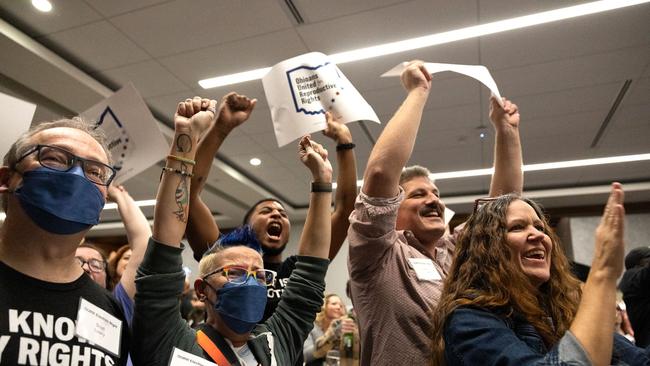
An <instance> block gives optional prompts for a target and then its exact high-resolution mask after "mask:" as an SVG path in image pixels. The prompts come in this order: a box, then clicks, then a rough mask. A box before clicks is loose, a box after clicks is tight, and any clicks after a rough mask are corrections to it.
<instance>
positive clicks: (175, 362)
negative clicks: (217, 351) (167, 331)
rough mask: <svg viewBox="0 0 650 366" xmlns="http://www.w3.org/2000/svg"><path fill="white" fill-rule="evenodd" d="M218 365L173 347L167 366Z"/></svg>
mask: <svg viewBox="0 0 650 366" xmlns="http://www.w3.org/2000/svg"><path fill="white" fill-rule="evenodd" d="M197 365H198V366H218V365H217V364H216V363H214V362H210V361H208V360H206V359H204V358H203V357H199V356H196V355H193V354H191V353H189V352H185V351H183V350H181V349H178V348H176V347H174V350H173V351H172V357H170V358H169V366H197Z"/></svg>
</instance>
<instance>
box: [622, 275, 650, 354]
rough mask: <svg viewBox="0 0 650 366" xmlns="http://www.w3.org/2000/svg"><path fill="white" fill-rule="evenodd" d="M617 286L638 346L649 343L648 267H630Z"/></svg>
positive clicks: (649, 299)
mask: <svg viewBox="0 0 650 366" xmlns="http://www.w3.org/2000/svg"><path fill="white" fill-rule="evenodd" d="M618 287H619V288H620V289H621V292H622V293H623V301H625V306H626V307H627V315H628V316H629V318H630V323H632V329H633V330H634V339H635V340H636V345H637V346H638V347H642V348H645V347H647V346H649V345H650V267H641V268H632V269H629V270H627V271H625V273H624V274H623V278H622V279H621V282H620V283H619V285H618Z"/></svg>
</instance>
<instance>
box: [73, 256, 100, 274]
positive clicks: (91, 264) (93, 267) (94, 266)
mask: <svg viewBox="0 0 650 366" xmlns="http://www.w3.org/2000/svg"><path fill="white" fill-rule="evenodd" d="M74 259H75V260H76V261H77V263H79V266H81V267H83V266H84V264H86V263H88V268H90V271H91V272H102V271H104V269H105V268H106V263H105V262H104V261H103V260H99V259H95V258H90V259H88V260H86V259H84V258H81V257H74Z"/></svg>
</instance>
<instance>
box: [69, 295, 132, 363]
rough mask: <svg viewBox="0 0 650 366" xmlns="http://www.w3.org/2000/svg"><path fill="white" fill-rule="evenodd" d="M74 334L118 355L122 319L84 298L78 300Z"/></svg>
mask: <svg viewBox="0 0 650 366" xmlns="http://www.w3.org/2000/svg"><path fill="white" fill-rule="evenodd" d="M75 334H76V335H77V336H79V337H81V338H84V339H86V340H87V341H89V342H91V343H93V344H95V345H97V346H99V347H101V348H103V349H105V350H106V351H108V352H110V353H112V354H113V355H115V356H117V357H120V339H121V337H122V321H121V320H119V319H118V318H116V317H114V316H113V315H111V314H109V313H108V312H106V310H104V309H102V308H100V307H98V306H97V305H95V304H93V303H91V302H90V301H88V300H86V299H84V298H81V300H80V301H79V311H78V312H77V328H76V329H75Z"/></svg>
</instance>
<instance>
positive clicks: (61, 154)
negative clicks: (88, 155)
mask: <svg viewBox="0 0 650 366" xmlns="http://www.w3.org/2000/svg"><path fill="white" fill-rule="evenodd" d="M33 153H36V154H37V155H36V156H37V159H38V162H39V163H40V164H41V165H42V166H44V167H46V168H48V169H52V170H56V171H59V172H67V171H69V170H70V169H72V168H73V167H74V166H75V165H76V164H77V162H80V163H81V168H82V170H83V172H84V176H85V177H86V179H88V180H89V181H91V182H93V183H95V184H99V185H101V186H108V185H109V184H111V181H112V180H113V178H115V174H116V172H115V169H113V167H111V166H109V165H106V164H104V163H101V162H99V161H95V160H88V159H84V158H80V157H78V156H77V155H75V154H73V153H71V152H70V151H68V150H65V149H62V148H60V147H56V146H49V145H36V146H35V147H33V148H31V149H29V150H28V151H27V152H26V153H24V154H23V155H22V156H21V157H20V158H19V159H18V160H17V161H16V164H18V163H20V162H21V161H22V160H23V159H25V158H26V157H27V156H28V155H31V154H33Z"/></svg>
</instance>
